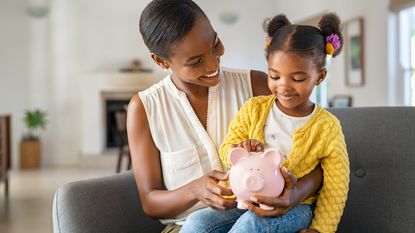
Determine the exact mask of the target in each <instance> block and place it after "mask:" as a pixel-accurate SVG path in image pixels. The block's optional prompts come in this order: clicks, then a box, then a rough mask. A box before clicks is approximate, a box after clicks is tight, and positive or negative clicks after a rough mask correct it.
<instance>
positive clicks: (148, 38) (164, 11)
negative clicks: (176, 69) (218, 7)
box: [140, 0, 207, 58]
mask: <svg viewBox="0 0 415 233" xmlns="http://www.w3.org/2000/svg"><path fill="white" fill-rule="evenodd" d="M200 16H204V17H206V15H205V13H204V12H203V11H202V9H200V7H199V6H198V5H196V3H194V2H193V1H191V0H153V1H151V2H150V3H149V4H148V5H147V6H146V7H145V8H144V10H143V12H142V14H141V17H140V33H141V36H142V37H143V40H144V43H145V44H146V46H147V48H148V49H149V50H150V52H151V53H154V54H156V55H158V56H160V57H164V58H168V57H169V55H170V51H169V49H170V46H171V45H172V44H174V43H176V42H179V41H180V40H181V39H183V38H184V37H185V36H186V34H187V33H188V32H189V31H190V30H191V29H192V27H193V25H194V24H195V22H196V19H197V18H198V17H200ZM206 19H207V17H206Z"/></svg>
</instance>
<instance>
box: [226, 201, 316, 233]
mask: <svg viewBox="0 0 415 233" xmlns="http://www.w3.org/2000/svg"><path fill="white" fill-rule="evenodd" d="M312 219H313V209H312V208H311V206H310V205H298V206H296V207H295V208H293V209H291V210H290V211H289V212H288V213H286V214H285V215H283V216H280V217H276V218H262V217H259V216H258V215H256V214H255V213H254V212H251V211H248V212H246V213H244V214H243V215H242V216H241V217H240V218H239V219H238V221H236V223H235V224H234V225H233V227H232V229H231V230H230V231H229V232H232V233H236V232H237V233H243V232H250V233H251V232H257V233H266V232H274V233H275V232H278V233H294V232H298V231H299V230H301V229H304V228H307V227H308V226H309V225H310V223H311V220H312Z"/></svg>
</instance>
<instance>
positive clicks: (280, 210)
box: [246, 167, 301, 217]
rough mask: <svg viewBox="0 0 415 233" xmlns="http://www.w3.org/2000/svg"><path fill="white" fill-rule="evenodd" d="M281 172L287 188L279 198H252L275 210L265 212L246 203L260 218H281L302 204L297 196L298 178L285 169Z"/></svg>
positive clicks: (248, 202)
mask: <svg viewBox="0 0 415 233" xmlns="http://www.w3.org/2000/svg"><path fill="white" fill-rule="evenodd" d="M280 170H281V174H282V176H283V177H284V180H285V187H284V190H283V192H282V193H281V195H280V196H279V197H264V196H260V195H255V196H254V197H252V199H253V201H254V202H256V203H260V204H264V205H267V206H271V207H274V209H273V210H263V209H261V208H259V206H257V205H255V204H254V203H253V202H252V201H246V204H247V205H248V209H249V210H251V211H253V212H254V213H256V214H257V215H258V216H261V217H279V216H282V215H284V214H286V213H287V212H288V211H290V210H291V209H292V208H294V207H295V206H297V205H298V204H299V203H300V202H301V200H299V199H300V198H299V197H297V196H298V195H297V194H296V184H297V178H296V177H295V176H294V175H292V174H291V173H290V172H288V170H287V169H286V168H284V167H282V168H281V169H280Z"/></svg>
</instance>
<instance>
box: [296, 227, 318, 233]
mask: <svg viewBox="0 0 415 233" xmlns="http://www.w3.org/2000/svg"><path fill="white" fill-rule="evenodd" d="M298 233H320V232H318V231H317V230H314V229H312V228H306V229H302V230H301V231H299V232H298Z"/></svg>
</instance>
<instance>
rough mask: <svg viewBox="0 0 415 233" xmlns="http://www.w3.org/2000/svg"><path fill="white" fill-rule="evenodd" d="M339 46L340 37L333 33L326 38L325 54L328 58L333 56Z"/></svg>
mask: <svg viewBox="0 0 415 233" xmlns="http://www.w3.org/2000/svg"><path fill="white" fill-rule="evenodd" d="M340 46H341V41H340V37H339V36H338V35H337V34H336V33H333V34H331V35H330V36H328V37H327V38H326V53H327V54H328V55H330V56H332V55H333V54H334V52H335V51H336V50H338V49H339V48H340Z"/></svg>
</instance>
